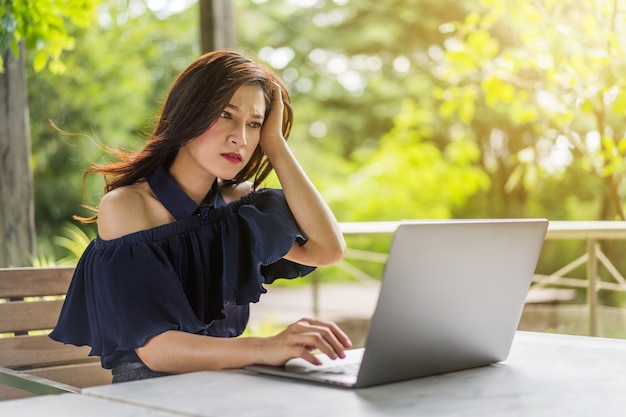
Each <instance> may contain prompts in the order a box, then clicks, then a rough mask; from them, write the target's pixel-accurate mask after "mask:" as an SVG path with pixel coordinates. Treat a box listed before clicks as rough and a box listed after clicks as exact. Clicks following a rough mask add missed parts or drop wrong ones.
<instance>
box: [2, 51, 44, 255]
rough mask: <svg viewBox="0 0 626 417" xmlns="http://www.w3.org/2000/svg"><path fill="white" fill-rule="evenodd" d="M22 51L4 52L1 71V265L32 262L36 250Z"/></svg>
mask: <svg viewBox="0 0 626 417" xmlns="http://www.w3.org/2000/svg"><path fill="white" fill-rule="evenodd" d="M20 51H21V52H20V57H19V58H15V57H14V56H13V53H12V52H11V51H10V50H7V51H6V52H4V54H3V55H2V57H3V59H4V67H5V68H4V73H0V267H7V266H28V265H31V264H32V258H33V257H34V256H35V250H36V239H35V215H34V201H33V175H32V171H31V168H30V129H29V116H28V101H27V95H26V67H25V64H24V55H25V48H24V45H23V44H22V45H20Z"/></svg>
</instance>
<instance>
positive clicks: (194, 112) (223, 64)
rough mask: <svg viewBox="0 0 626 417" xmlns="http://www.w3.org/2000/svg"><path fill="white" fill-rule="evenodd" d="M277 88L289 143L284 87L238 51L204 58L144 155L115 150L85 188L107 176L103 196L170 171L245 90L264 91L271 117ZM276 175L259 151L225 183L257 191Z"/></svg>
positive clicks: (94, 168)
mask: <svg viewBox="0 0 626 417" xmlns="http://www.w3.org/2000/svg"><path fill="white" fill-rule="evenodd" d="M273 83H278V84H279V85H280V87H281V90H282V92H283V96H282V100H283V103H284V111H283V126H282V131H283V136H284V138H285V139H287V138H288V137H289V133H290V131H291V125H292V122H293V111H292V108H291V100H290V98H289V94H288V92H287V89H286V88H285V86H284V84H283V83H282V81H281V80H280V79H279V78H278V77H277V76H276V75H275V74H274V73H273V72H272V71H270V70H269V69H267V68H266V67H264V66H262V65H260V64H258V63H256V62H254V61H252V60H251V59H249V58H247V57H245V56H244V55H242V54H240V53H238V52H235V51H215V52H209V53H207V54H204V55H202V56H201V57H199V58H198V59H196V60H195V61H194V62H193V63H192V64H191V65H189V66H188V67H187V68H186V69H185V70H184V71H183V72H182V73H181V74H180V75H179V76H178V78H177V79H176V81H175V82H174V84H173V85H172V87H171V89H170V91H169V93H168V95H167V97H166V99H165V102H164V104H163V109H162V110H161V114H160V116H159V117H158V120H157V124H156V127H155V129H154V132H153V133H152V134H151V135H150V137H149V138H148V142H147V143H146V146H145V147H144V148H143V149H142V150H141V151H139V152H126V151H121V150H113V151H112V153H113V154H114V155H115V156H116V157H117V158H118V161H116V162H112V163H108V164H94V165H91V166H89V167H88V168H87V169H86V170H85V174H84V176H83V188H84V184H85V180H86V177H87V176H88V175H89V174H101V175H103V176H104V178H105V187H104V188H105V189H104V192H105V193H107V192H109V191H111V190H114V189H115V188H118V187H122V186H125V185H130V184H135V183H138V182H140V181H143V180H145V179H147V178H148V177H149V176H150V175H152V173H153V172H154V171H155V170H156V169H157V168H158V167H160V166H162V165H165V166H169V165H170V164H171V163H172V161H173V160H174V158H175V157H176V153H177V152H178V150H179V149H180V148H181V147H182V146H183V145H185V144H186V143H188V142H189V141H191V140H192V139H194V138H196V137H198V136H200V135H201V134H202V133H203V132H205V131H206V130H207V129H208V128H209V127H210V126H211V125H212V124H213V123H215V121H216V120H217V118H218V117H219V115H220V113H221V112H222V111H223V110H224V108H225V107H226V105H227V104H228V103H229V101H230V99H231V98H232V96H233V95H234V94H235V92H236V91H237V89H238V88H239V87H241V86H242V85H246V84H255V85H258V86H259V87H260V88H261V89H262V90H263V92H264V95H265V104H266V114H265V117H267V115H268V114H269V111H270V110H271V103H272V91H273ZM271 171H272V165H271V164H270V161H269V159H268V158H267V156H266V155H264V154H263V151H262V149H261V147H260V146H257V148H256V149H255V150H254V152H253V154H252V157H251V158H250V161H248V164H247V165H246V166H245V167H244V168H243V169H242V170H241V171H240V172H239V173H238V174H237V176H236V177H235V178H232V179H225V184H226V185H231V186H235V185H237V184H239V183H241V182H244V181H248V180H252V181H253V187H254V188H257V187H258V186H259V185H260V184H261V182H262V181H263V180H264V179H265V178H266V177H267V176H268V175H269V173H270V172H271ZM75 218H76V219H78V220H81V221H83V222H86V223H91V222H94V221H95V220H96V219H97V214H96V215H94V216H92V217H87V218H84V217H79V216H75Z"/></svg>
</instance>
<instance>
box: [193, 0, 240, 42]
mask: <svg viewBox="0 0 626 417" xmlns="http://www.w3.org/2000/svg"><path fill="white" fill-rule="evenodd" d="M233 16H234V12H233V5H232V1H231V0H200V41H201V46H202V53H206V52H211V51H216V50H218V49H232V48H234V47H235V46H236V44H237V39H236V36H235V23H234V21H235V20H234V17H233Z"/></svg>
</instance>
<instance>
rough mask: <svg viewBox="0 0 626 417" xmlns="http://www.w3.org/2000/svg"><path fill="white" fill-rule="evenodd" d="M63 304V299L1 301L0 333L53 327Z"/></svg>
mask: <svg viewBox="0 0 626 417" xmlns="http://www.w3.org/2000/svg"><path fill="white" fill-rule="evenodd" d="M62 306H63V300H51V301H32V302H31V301H28V302H27V301H15V302H10V303H0V333H6V332H22V331H28V330H46V329H52V328H54V326H56V323H57V320H58V319H59V313H60V312H61V307H62Z"/></svg>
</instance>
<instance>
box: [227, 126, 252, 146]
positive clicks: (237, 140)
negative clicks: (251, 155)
mask: <svg viewBox="0 0 626 417" xmlns="http://www.w3.org/2000/svg"><path fill="white" fill-rule="evenodd" d="M230 141H231V142H232V143H233V144H235V145H237V146H239V147H243V146H246V145H247V144H248V139H247V138H246V126H245V125H242V126H239V125H238V126H234V127H233V130H232V131H231V133H230Z"/></svg>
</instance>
